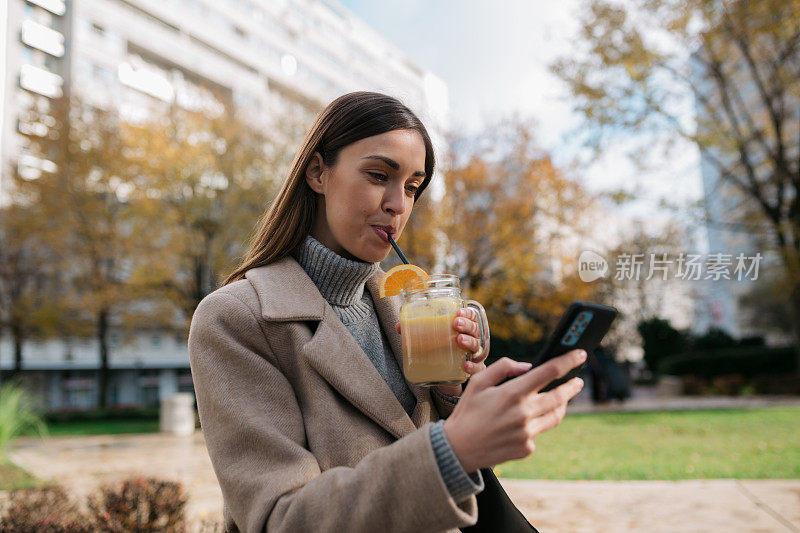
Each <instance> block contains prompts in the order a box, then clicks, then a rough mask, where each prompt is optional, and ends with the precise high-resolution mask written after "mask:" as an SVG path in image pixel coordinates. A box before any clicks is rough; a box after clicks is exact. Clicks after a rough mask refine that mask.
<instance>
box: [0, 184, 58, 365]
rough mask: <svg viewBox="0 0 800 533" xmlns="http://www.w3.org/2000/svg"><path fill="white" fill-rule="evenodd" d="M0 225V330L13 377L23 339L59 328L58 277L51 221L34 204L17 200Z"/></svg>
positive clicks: (2, 210) (0, 217)
mask: <svg viewBox="0 0 800 533" xmlns="http://www.w3.org/2000/svg"><path fill="white" fill-rule="evenodd" d="M0 221H1V222H2V226H0V330H3V329H5V330H8V332H9V333H10V335H11V341H12V346H13V352H14V355H13V361H14V364H13V367H12V370H11V372H10V376H9V377H13V376H15V375H17V374H19V372H20V370H21V369H22V348H23V345H24V343H25V341H26V340H27V339H29V338H32V337H47V336H50V335H52V334H54V332H55V331H56V330H57V329H58V326H59V324H60V322H61V320H62V318H63V316H64V313H63V307H62V305H63V301H62V299H61V298H60V295H61V291H60V288H59V284H58V283H57V280H59V279H60V278H61V276H60V275H59V272H58V270H57V266H56V265H57V263H56V262H54V261H53V260H52V259H53V257H54V253H53V250H52V248H51V247H50V246H49V242H48V238H47V235H48V225H49V223H50V222H49V221H48V220H47V219H46V218H45V217H43V216H42V213H41V211H40V209H39V208H38V206H37V205H36V204H31V203H29V202H26V201H25V200H24V199H22V198H19V197H17V198H15V200H14V202H12V203H9V204H7V205H5V206H3V207H2V208H0Z"/></svg>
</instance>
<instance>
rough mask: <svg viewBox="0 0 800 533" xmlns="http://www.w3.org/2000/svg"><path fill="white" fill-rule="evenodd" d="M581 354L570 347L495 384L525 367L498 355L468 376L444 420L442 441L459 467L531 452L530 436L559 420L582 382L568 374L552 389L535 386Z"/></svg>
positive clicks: (489, 464) (580, 360)
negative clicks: (567, 376) (450, 411)
mask: <svg viewBox="0 0 800 533" xmlns="http://www.w3.org/2000/svg"><path fill="white" fill-rule="evenodd" d="M585 360H586V352H584V351H583V350H572V351H571V352H567V353H566V354H564V355H562V356H559V357H556V358H553V359H551V360H550V361H548V362H546V363H545V364H543V365H541V366H538V367H536V368H535V369H533V370H531V371H530V372H527V373H525V374H524V375H521V376H519V377H517V378H516V379H512V380H509V381H508V382H506V383H503V384H502V385H499V386H497V384H498V383H500V382H501V381H503V380H504V379H505V378H507V377H513V376H518V375H519V374H520V373H521V372H523V371H524V368H525V367H522V366H521V365H523V364H524V363H518V362H516V361H513V360H511V359H509V358H507V357H503V358H502V359H500V360H498V361H496V362H495V363H493V364H491V365H489V366H488V367H487V368H486V370H484V371H482V372H479V373H477V374H475V375H474V376H472V377H471V378H470V380H469V386H468V387H467V388H466V390H465V391H464V393H463V394H462V396H461V399H460V400H459V401H458V404H456V407H455V409H454V410H453V412H452V413H451V414H450V416H449V417H448V418H447V420H445V422H444V432H445V435H446V436H447V441H448V442H449V443H450V447H451V448H452V449H453V452H454V453H455V454H456V457H458V460H459V461H460V462H461V466H462V467H463V468H464V471H466V472H468V473H472V472H475V471H476V470H478V469H479V468H487V467H493V466H494V465H496V464H499V463H503V462H505V461H510V460H513V459H522V458H523V457H527V456H528V455H530V454H531V453H533V450H534V449H535V448H536V445H535V444H534V438H535V437H536V436H537V435H539V434H541V433H544V432H545V431H547V430H549V429H553V428H554V427H556V426H557V425H558V424H559V423H561V420H562V419H563V418H564V414H565V413H566V410H567V402H568V401H569V400H570V398H572V397H573V396H575V395H576V394H578V392H580V390H581V389H582V388H583V380H581V379H580V378H573V379H571V380H570V381H568V382H566V383H564V384H563V385H561V386H559V387H556V388H555V389H553V390H551V391H548V392H544V393H539V390H541V389H542V388H544V387H545V386H546V385H547V384H548V383H550V382H551V381H553V380H554V379H557V378H560V377H562V376H564V375H565V374H566V373H567V372H569V371H570V370H571V369H573V368H574V367H576V366H578V365H579V364H581V363H583V362H584V361H585Z"/></svg>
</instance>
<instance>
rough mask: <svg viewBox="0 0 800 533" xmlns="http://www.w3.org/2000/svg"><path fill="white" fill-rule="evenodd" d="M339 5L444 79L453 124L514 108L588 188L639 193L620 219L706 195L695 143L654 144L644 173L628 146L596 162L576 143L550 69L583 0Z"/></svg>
mask: <svg viewBox="0 0 800 533" xmlns="http://www.w3.org/2000/svg"><path fill="white" fill-rule="evenodd" d="M340 2H341V3H342V4H343V5H344V6H345V7H347V8H348V9H349V10H350V11H351V12H352V13H354V14H355V15H356V16H358V17H359V18H361V19H362V20H364V21H365V22H366V23H367V24H369V25H370V26H371V27H372V28H374V29H375V30H377V31H378V32H379V33H380V34H381V35H383V36H384V37H385V38H386V39H387V40H388V41H389V42H391V43H392V44H394V45H395V46H397V47H398V48H399V49H400V50H402V51H403V52H404V53H405V54H406V55H407V56H408V57H409V58H410V59H411V61H412V62H414V63H415V64H417V65H418V66H420V67H422V68H424V69H426V70H429V71H430V72H432V73H434V74H435V75H437V76H438V77H440V78H441V79H442V80H444V82H445V83H446V84H447V86H448V91H449V99H450V123H451V126H452V127H453V129H454V130H460V131H465V130H466V131H472V132H474V131H477V130H479V128H480V127H481V125H483V124H485V123H487V122H493V121H495V120H498V119H500V118H503V117H507V116H510V115H512V114H518V115H520V116H521V117H524V118H533V119H534V120H535V121H536V122H537V124H538V128H537V139H538V142H539V143H540V144H541V146H542V147H543V148H544V149H546V150H548V151H550V152H551V154H552V155H553V158H554V161H555V162H556V164H558V165H561V166H564V167H567V166H569V167H570V168H572V172H574V173H575V174H576V175H575V178H576V179H578V180H580V181H581V182H582V183H584V185H585V186H586V187H587V188H588V189H589V190H591V191H594V192H601V191H610V190H616V189H619V188H621V187H622V188H626V189H629V190H636V191H638V192H639V193H640V195H641V196H642V198H641V199H640V200H637V201H636V202H633V203H632V204H630V205H627V206H625V207H624V208H622V209H621V210H620V211H621V213H623V214H624V216H626V217H631V218H639V219H642V218H644V219H645V220H650V221H653V222H655V221H656V220H663V219H664V218H666V217H667V216H668V213H666V212H664V211H661V210H659V209H658V202H659V200H660V199H661V198H667V199H669V200H670V201H671V202H679V203H680V202H688V201H691V200H696V199H698V198H700V197H701V196H702V184H701V179H700V173H699V156H698V154H697V151H696V150H695V149H694V148H693V147H686V149H684V150H679V151H678V152H677V154H678V155H677V156H676V154H672V156H671V157H670V158H668V159H665V158H663V157H661V156H660V155H658V154H657V151H655V150H654V151H653V152H652V156H653V158H654V160H653V163H654V164H653V169H650V170H648V171H644V172H643V171H640V170H639V169H637V168H636V167H635V166H634V165H633V164H632V163H631V162H630V160H629V159H628V157H627V156H626V152H627V151H628V150H630V145H628V144H626V143H624V142H619V143H618V144H615V145H613V146H611V147H610V149H609V150H608V151H607V152H605V154H604V155H603V157H601V158H599V159H592V158H590V157H589V156H588V151H587V150H584V149H582V148H581V146H580V143H579V142H578V140H577V135H575V130H576V129H577V128H579V127H580V126H581V124H582V121H581V118H580V117H579V116H578V115H577V114H576V113H574V112H572V110H571V106H570V95H569V92H568V90H567V87H566V85H565V84H564V83H563V82H561V80H559V79H558V78H557V77H556V76H554V75H553V74H551V73H550V71H549V65H550V64H551V63H552V62H553V61H554V60H555V59H556V58H558V57H563V56H568V55H569V54H570V53H574V52H575V46H574V42H575V40H576V35H577V30H578V24H577V17H576V16H575V13H576V12H578V10H580V9H581V1H580V0H558V1H551V0H547V1H545V0H528V1H523V0H495V1H493V2H486V1H484V0H461V1H458V0H435V1H425V0H381V1H374V0H340ZM576 158H577V159H576ZM573 163H576V164H574V165H573ZM696 238H697V239H699V240H701V241H702V239H703V236H702V235H697V236H696ZM701 246H702V244H701Z"/></svg>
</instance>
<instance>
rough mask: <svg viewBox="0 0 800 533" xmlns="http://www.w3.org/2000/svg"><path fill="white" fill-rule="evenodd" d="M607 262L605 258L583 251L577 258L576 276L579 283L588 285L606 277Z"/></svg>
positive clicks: (589, 251) (595, 253)
mask: <svg viewBox="0 0 800 533" xmlns="http://www.w3.org/2000/svg"><path fill="white" fill-rule="evenodd" d="M607 272H608V261H606V259H605V257H603V256H602V255H600V254H598V253H597V252H593V251H591V250H584V251H582V252H581V255H580V257H579V258H578V276H579V277H580V278H581V281H584V282H586V283H589V282H591V281H594V280H596V279H598V278H604V277H606V273H607Z"/></svg>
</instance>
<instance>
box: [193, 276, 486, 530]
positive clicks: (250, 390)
mask: <svg viewBox="0 0 800 533" xmlns="http://www.w3.org/2000/svg"><path fill="white" fill-rule="evenodd" d="M189 357H190V363H191V368H192V377H193V380H194V386H195V393H196V395H197V407H198V411H199V414H200V420H201V424H202V428H203V433H204V437H205V441H206V446H207V448H208V452H209V456H210V457H211V461H212V464H213V466H214V471H215V473H216V475H217V479H218V480H219V483H220V486H221V488H222V493H223V497H224V499H225V505H226V508H227V513H228V514H229V515H230V518H232V520H233V521H234V522H235V523H236V526H237V527H238V529H240V530H241V531H247V532H256V531H264V530H265V528H266V530H267V531H270V532H273V531H274V532H282V531H287V532H288V531H292V532H294V531H337V532H338V531H408V532H418V531H440V530H445V529H450V528H458V527H464V526H469V525H472V524H474V523H475V522H476V521H477V506H476V503H475V499H474V498H469V499H467V500H465V501H463V502H461V503H456V502H455V501H454V500H453V499H452V498H451V497H450V495H449V493H448V490H447V487H446V486H445V484H444V482H443V480H442V477H441V475H440V474H439V469H438V465H437V463H436V459H435V456H434V452H433V448H432V445H431V439H430V429H431V425H432V424H430V423H429V424H426V425H425V426H423V427H421V428H419V429H418V430H417V431H415V432H413V433H411V434H409V435H406V436H405V437H403V438H401V439H399V440H397V441H395V442H394V443H392V444H391V445H389V446H385V447H383V448H380V449H377V450H375V451H373V452H371V453H369V454H367V455H366V456H364V457H363V458H362V459H361V461H360V462H359V463H358V464H356V466H355V467H353V468H348V467H335V468H330V469H328V470H326V471H324V472H322V471H320V467H319V463H318V462H317V460H316V458H315V457H314V455H313V454H312V453H311V452H310V451H309V450H308V449H307V448H306V438H305V432H304V425H303V416H302V412H301V409H300V406H299V405H298V402H297V399H296V396H295V393H294V390H293V389H292V386H291V384H290V383H289V381H288V380H287V379H286V377H285V376H284V375H283V374H282V373H281V371H280V369H279V366H278V364H277V362H276V361H275V359H274V355H273V353H272V350H271V349H270V347H269V342H268V340H267V337H266V336H265V335H264V334H263V332H262V330H261V327H260V325H259V321H258V319H257V318H256V317H255V316H254V314H253V312H252V311H251V310H250V308H249V307H248V306H247V305H246V304H245V303H244V302H242V301H241V300H239V299H238V298H237V297H235V296H234V295H231V294H228V293H225V292H216V293H213V294H211V295H209V296H208V297H207V298H206V299H204V300H203V301H202V302H201V303H200V305H199V307H198V308H197V311H196V312H195V315H194V317H193V319H192V325H191V329H190V334H189ZM342 445H343V446H346V445H347V444H346V443H342Z"/></svg>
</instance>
